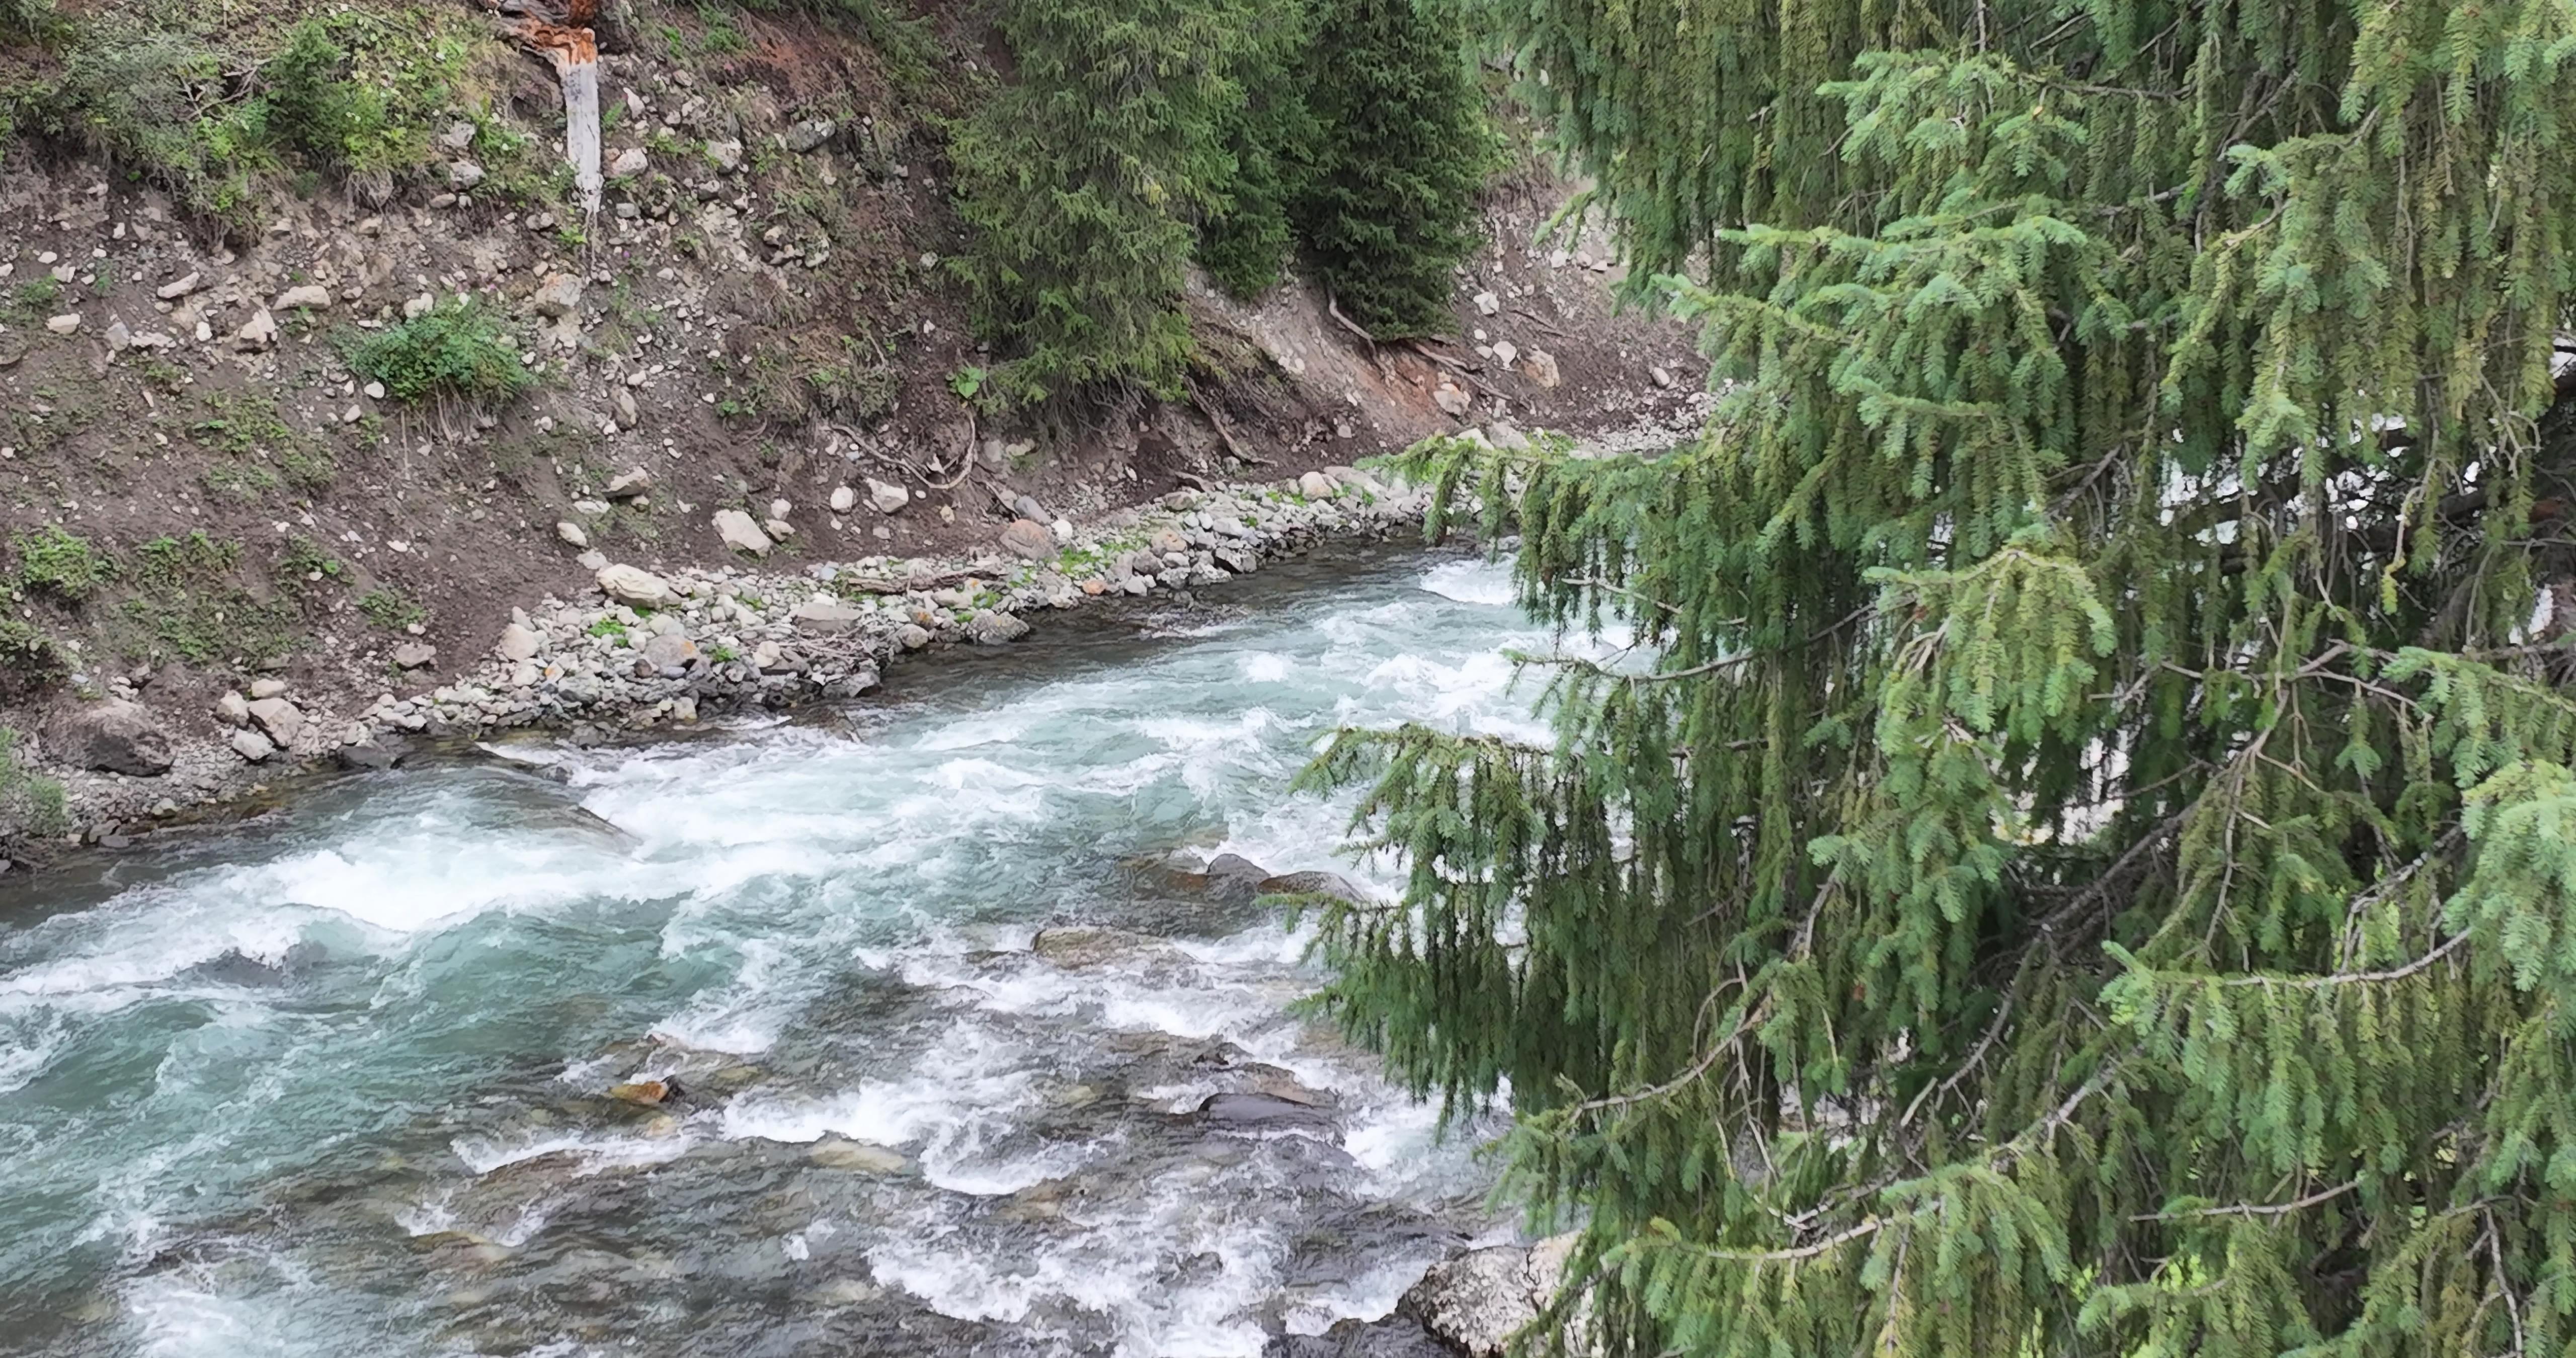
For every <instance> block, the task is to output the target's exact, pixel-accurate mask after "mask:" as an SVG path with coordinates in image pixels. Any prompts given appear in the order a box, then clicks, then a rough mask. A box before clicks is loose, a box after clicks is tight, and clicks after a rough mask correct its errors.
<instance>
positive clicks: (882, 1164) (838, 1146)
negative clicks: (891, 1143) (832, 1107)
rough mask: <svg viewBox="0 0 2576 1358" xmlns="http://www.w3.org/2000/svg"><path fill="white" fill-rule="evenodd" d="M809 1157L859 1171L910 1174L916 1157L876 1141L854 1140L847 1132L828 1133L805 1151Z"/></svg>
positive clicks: (823, 1164)
mask: <svg viewBox="0 0 2576 1358" xmlns="http://www.w3.org/2000/svg"><path fill="white" fill-rule="evenodd" d="M805 1158H806V1159H808V1160H811V1161H813V1162H814V1163H815V1164H818V1165H821V1166H822V1167H823V1168H825V1169H840V1170H848V1171H850V1172H852V1173H857V1174H909V1173H911V1172H912V1161H910V1160H909V1159H906V1158H905V1157H904V1154H903V1152H901V1151H898V1150H893V1149H890V1148H888V1147H885V1146H880V1145H878V1144H876V1143H875V1142H873V1141H853V1140H851V1139H850V1138H848V1137H846V1136H826V1137H823V1138H822V1139H820V1140H818V1141H816V1142H815V1143H814V1145H813V1148H812V1149H810V1150H808V1151H806V1152H805Z"/></svg>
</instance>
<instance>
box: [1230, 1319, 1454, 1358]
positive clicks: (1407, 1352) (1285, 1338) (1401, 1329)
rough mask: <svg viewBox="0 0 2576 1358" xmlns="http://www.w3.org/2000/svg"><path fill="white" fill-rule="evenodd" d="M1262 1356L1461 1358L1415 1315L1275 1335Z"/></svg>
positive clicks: (1340, 1322)
mask: <svg viewBox="0 0 2576 1358" xmlns="http://www.w3.org/2000/svg"><path fill="white" fill-rule="evenodd" d="M1261 1358H1457V1354H1456V1353H1455V1351H1453V1350H1452V1349H1450V1347H1449V1346H1448V1345H1446V1344H1443V1343H1441V1342H1440V1341H1439V1340H1438V1339H1437V1338H1435V1337H1434V1336H1433V1335H1432V1333H1431V1331H1429V1330H1427V1329H1425V1328H1423V1325H1422V1322H1421V1321H1418V1320H1415V1319H1413V1318H1412V1317H1411V1316H1388V1317H1387V1318H1386V1319H1384V1320H1344V1321H1338V1322H1336V1323H1335V1324H1334V1325H1333V1328H1331V1329H1329V1330H1326V1331H1324V1332H1323V1333H1322V1334H1282V1335H1273V1336H1271V1339H1270V1342H1269V1343H1268V1344H1267V1345H1266V1346H1264V1347H1263V1348H1262V1350H1261Z"/></svg>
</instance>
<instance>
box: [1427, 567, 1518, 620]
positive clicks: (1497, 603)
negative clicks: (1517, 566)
mask: <svg viewBox="0 0 2576 1358" xmlns="http://www.w3.org/2000/svg"><path fill="white" fill-rule="evenodd" d="M1417 588H1420V589H1421V590H1423V591H1424V592H1425V593H1430V594H1437V595H1439V596H1440V597H1441V598H1443V599H1454V600H1456V601H1458V602H1459V603H1462V604H1484V605H1488V606H1490V607H1495V608H1508V607H1510V606H1511V605H1512V604H1513V603H1514V602H1515V601H1516V600H1517V598H1518V595H1516V594H1515V593H1514V591H1513V587H1512V568H1511V564H1510V563H1509V562H1505V561H1487V560H1483V559H1481V558H1480V559H1477V560H1473V561H1444V562H1441V563H1440V564H1439V565H1437V566H1434V567H1432V568H1431V569H1430V570H1429V571H1426V572H1424V574H1423V576H1422V579H1421V581H1420V583H1419V585H1418V586H1417Z"/></svg>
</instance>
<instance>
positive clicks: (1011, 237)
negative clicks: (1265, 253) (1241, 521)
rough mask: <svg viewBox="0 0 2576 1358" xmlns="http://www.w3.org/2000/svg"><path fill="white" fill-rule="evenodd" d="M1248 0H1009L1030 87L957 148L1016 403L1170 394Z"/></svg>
mask: <svg viewBox="0 0 2576 1358" xmlns="http://www.w3.org/2000/svg"><path fill="white" fill-rule="evenodd" d="M1251 15H1252V6H1251V4H1250V0H1006V3H1005V5H1004V6H1003V10H1002V15H1001V21H1000V27H1001V31H1002V34H1003V36H1004V38H1005V39H1006V40H1008V42H1009V43H1010V47H1011V53H1012V56H1013V59H1014V60H1015V61H1016V62H1017V63H1018V68H1019V69H1018V71H1017V78H1016V79H1015V80H1013V81H1012V82H1011V83H1009V84H1007V85H1005V86H1002V87H1001V88H1000V89H998V90H996V91H994V92H993V95H992V97H991V98H990V99H988V100H986V101H985V102H984V103H983V105H982V106H981V107H980V108H978V109H977V111H976V112H975V114H974V115H973V116H972V117H971V118H969V119H968V120H967V121H966V123H965V124H964V125H963V126H962V127H960V129H959V130H958V133H957V135H956V137H955V138H954V139H953V140H952V142H951V144H950V157H951V159H952V160H953V161H954V163H955V165H956V180H957V194H958V205H959V207H958V210H959V215H960V216H961V217H962V218H964V220H965V223H966V225H967V227H968V229H969V230H970V231H971V232H972V233H973V236H974V242H973V245H972V247H971V248H970V249H969V250H968V251H967V252H966V254H965V255H964V256H963V257H961V258H960V259H958V260H957V261H956V264H955V267H956V269H957V271H958V273H959V274H960V276H961V277H963V278H964V279H965V281H966V283H967V285H968V288H969V290H970V292H971V294H972V296H973V300H974V303H975V307H976V312H977V317H978V321H979V324H980V327H981V329H982V330H983V332H984V333H985V334H986V335H987V336H988V337H990V338H992V339H994V340H996V341H998V342H999V343H1000V344H1002V345H1003V346H1004V347H1005V351H1006V352H1007V354H1008V355H1009V357H1010V362H1009V363H1008V364H1007V365H1006V366H1005V367H1004V368H1003V369H1002V370H1001V371H1000V372H998V373H997V374H996V377H997V379H998V380H999V381H1000V382H1001V383H1002V384H1003V386H1004V388H1005V389H1006V390H1007V391H1008V392H1009V393H1010V394H1012V395H1015V396H1017V397H1020V398H1023V399H1034V398H1040V397H1044V396H1047V395H1049V394H1052V393H1056V392H1060V391H1063V390H1065V389H1068V388H1074V387H1083V386H1089V385H1094V384H1102V383H1133V384H1136V385H1139V386H1143V387H1146V388H1148V389H1151V390H1154V391H1157V392H1160V393H1163V394H1172V393H1175V392H1177V391H1178V390H1179V386H1180V382H1181V379H1182V376H1183V373H1184V372H1185V370H1186V368H1187V365H1188V362H1189V357H1190V353H1191V342H1190V329H1189V320H1188V317H1187V316H1186V315H1185V314H1184V313H1183V312H1182V310H1181V295H1182V289H1183V287H1184V285H1185V283H1186V270H1187V268H1188V264H1189V259H1190V253H1191V246H1192V244H1193V239H1194V232H1195V228H1196V225H1197V222H1198V221H1199V219H1200V218H1201V217H1202V216H1204V215H1206V214H1207V213H1209V212H1211V211H1213V210H1214V209H1215V208H1216V207H1217V206H1218V205H1219V203H1220V202H1221V198H1220V195H1221V193H1222V192H1223V189H1224V187H1225V185H1226V184H1227V182H1228V181H1229V180H1230V178H1231V176H1232V174H1233V171H1234V165H1233V160H1232V157H1230V156H1229V155H1228V154H1227V152H1226V148H1225V143H1224V134H1225V130H1226V123H1227V120H1228V119H1229V118H1231V117H1232V116H1233V114H1234V111H1235V110H1236V109H1237V108H1238V107H1239V106H1240V105H1241V102H1242V93H1241V90H1240V88H1239V87H1238V86H1237V85H1236V83H1235V81H1234V79H1233V74H1232V66H1233V63H1234V60H1235V57H1236V54H1237V53H1238V52H1239V51H1240V50H1241V49H1242V48H1243V47H1244V45H1245V42H1246V40H1247V35H1248V34H1249V32H1250V18H1251Z"/></svg>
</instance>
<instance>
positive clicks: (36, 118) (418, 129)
mask: <svg viewBox="0 0 2576 1358" xmlns="http://www.w3.org/2000/svg"><path fill="white" fill-rule="evenodd" d="M0 6H5V8H0V34H7V33H14V34H15V35H16V36H17V37H18V38H19V39H20V40H21V41H22V42H23V43H24V44H25V46H26V47H27V48H28V49H32V50H33V51H34V52H38V53H41V54H42V56H41V57H40V58H39V59H37V60H32V61H27V62H24V63H0V136H6V135H10V134H12V133H18V132H24V133H32V134H34V135H37V136H40V137H44V138H48V139H51V140H54V141H57V142H61V143H65V144H68V145H71V146H76V147H78V148H80V149H83V150H86V151H89V152H92V153H94V154H97V155H99V156H102V157H104V158H105V159H107V160H108V161H109V162H111V163H112V164H114V165H116V166H117V167H118V168H119V169H121V170H122V171H124V172H125V173H127V174H129V175H131V176H133V177H135V178H137V179H140V180H143V181H145V182H148V183H151V184H153V185H156V186H158V187H160V188H162V189H164V190H166V191H167V192H169V193H170V194H171V196H172V197H173V198H174V199H176V200H177V201H178V203H179V205H180V206H181V207H182V208H183V209H184V210H185V211H187V212H188V213H189V214H190V215H192V216H193V217H195V218H197V219H199V220H200V221H204V222H208V223H211V224H213V225H215V226H217V227H218V228H220V229H222V230H225V231H228V232H231V233H234V234H247V233H248V232H249V231H251V230H252V229H254V228H255V226H256V221H255V220H254V218H255V216H256V210H257V208H258V206H259V204H260V203H261V202H262V201H263V200H264V197H265V195H266V194H267V193H269V192H271V191H274V190H275V189H278V188H285V187H291V186H292V185H293V184H294V183H295V182H296V181H297V180H299V179H302V178H303V177H306V176H312V177H316V178H327V179H328V180H330V181H333V182H337V183H344V184H347V185H349V186H350V187H352V188H353V189H355V190H356V191H357V192H358V193H359V195H360V196H362V197H364V198H367V199H370V200H380V199H382V198H383V197H385V196H386V195H387V194H389V193H390V192H391V191H392V189H393V186H394V183H395V181H396V180H397V179H398V178H399V177H400V176H402V175H403V174H406V173H408V172H411V171H413V170H415V169H416V168H417V167H419V166H421V165H423V164H426V163H427V162H428V160H429V152H430V130H431V127H432V125H433V121H434V120H435V119H436V118H438V117H440V116H443V115H444V114H446V112H447V111H448V110H450V109H452V108H454V107H456V106H457V105H458V104H460V102H464V100H463V96H464V95H466V93H467V89H466V87H467V86H468V85H469V84H471V83H472V79H473V77H472V68H473V64H474V62H475V61H476V60H477V59H478V57H479V56H480V55H482V54H484V53H488V52H490V51H492V50H494V43H493V40H492V39H491V37H490V36H489V35H488V34H487V33H485V32H484V31H483V30H481V29H479V28H477V27H474V26H472V24H471V19H472V16H471V15H469V14H466V13H463V12H461V11H457V10H453V9H450V8H448V7H443V6H442V7H434V8H422V9H411V8H403V9H397V10H390V11H387V10H364V11H350V10H341V11H335V12H332V13H329V14H317V15H312V16H310V17H306V18H303V19H301V20H296V21H293V22H282V21H279V20H264V18H263V16H250V17H249V18H248V19H247V20H246V21H245V19H244V18H243V17H242V16H238V15H230V14H226V15H220V16H219V15H216V14H212V13H206V12H200V11H199V10H198V9H197V8H196V7H193V6H187V5H179V6H173V7H170V8H168V9H166V10H165V9H162V8H157V7H156V8H151V9H145V8H142V7H125V6H111V7H102V8H97V9H94V10H91V9H84V10H83V11H81V12H79V13H74V12H71V11H67V10H60V9H56V8H54V7H51V6H47V5H44V4H42V3H38V2H37V0H0ZM512 168H513V166H511V165H496V166H495V176H496V178H498V177H499V176H500V174H501V173H502V172H503V171H505V170H509V169H512ZM307 182H311V181H309V180H308V181H307Z"/></svg>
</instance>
